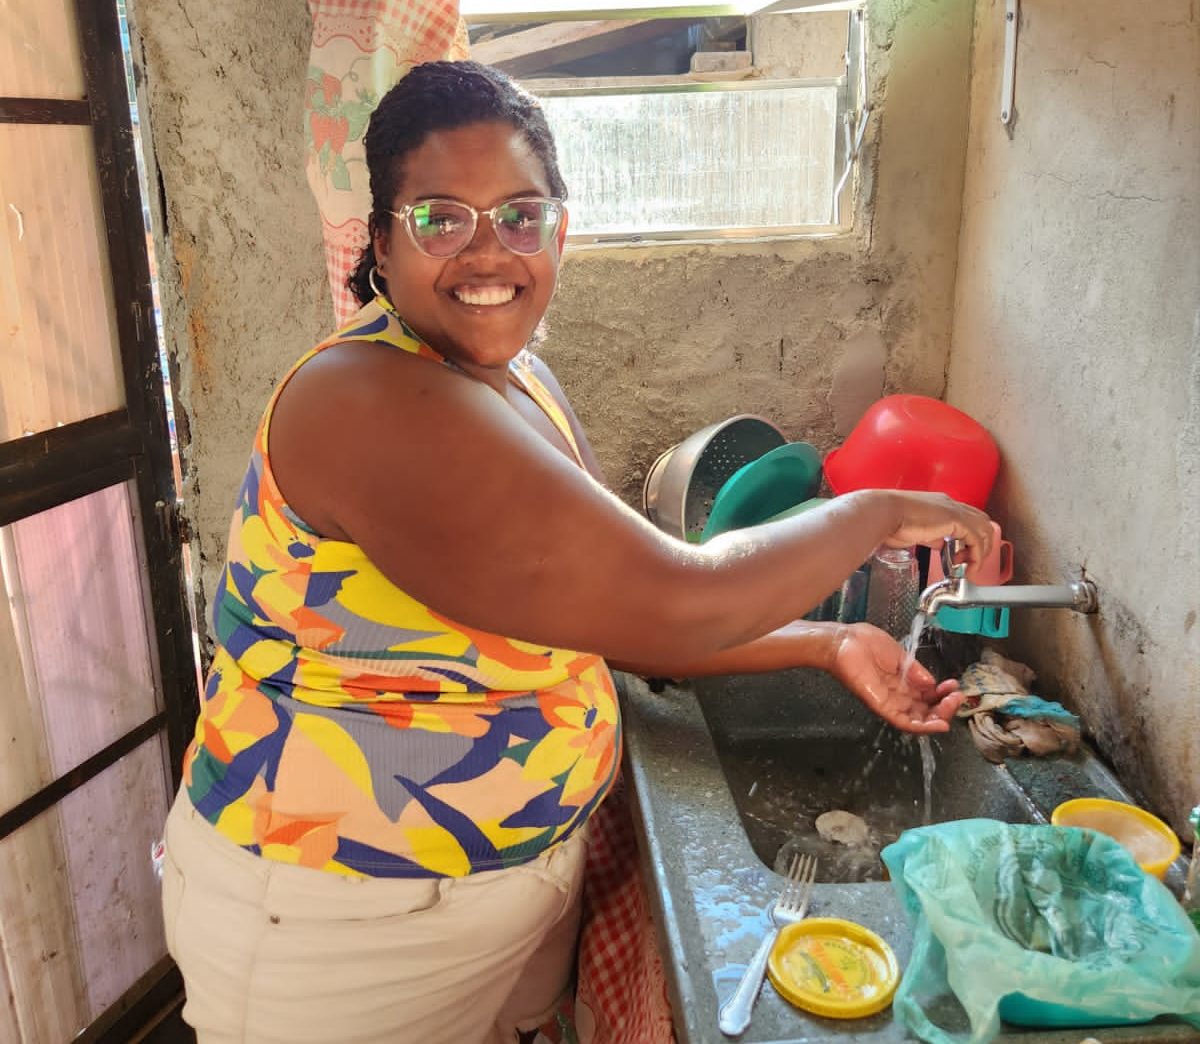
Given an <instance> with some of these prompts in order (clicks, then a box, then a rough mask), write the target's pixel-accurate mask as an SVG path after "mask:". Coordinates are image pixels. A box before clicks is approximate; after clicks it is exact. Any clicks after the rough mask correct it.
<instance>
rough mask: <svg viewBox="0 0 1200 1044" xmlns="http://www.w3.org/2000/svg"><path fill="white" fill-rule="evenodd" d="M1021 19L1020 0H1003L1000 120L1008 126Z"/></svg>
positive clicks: (1011, 108)
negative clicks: (1002, 62)
mask: <svg viewBox="0 0 1200 1044" xmlns="http://www.w3.org/2000/svg"><path fill="white" fill-rule="evenodd" d="M1020 20H1021V0H1004V71H1003V74H1002V76H1001V80H1000V122H1001V123H1003V124H1004V125H1005V126H1006V127H1010V126H1011V125H1012V121H1013V90H1014V88H1015V86H1016V81H1017V23H1018V22H1020Z"/></svg>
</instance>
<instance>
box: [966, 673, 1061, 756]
mask: <svg viewBox="0 0 1200 1044" xmlns="http://www.w3.org/2000/svg"><path fill="white" fill-rule="evenodd" d="M1000 663H1003V664H1004V666H1000ZM1010 669H1011V670H1012V671H1013V672H1015V673H1010ZM1017 674H1019V675H1020V676H1021V677H1022V678H1026V679H1028V681H1030V682H1032V680H1033V677H1034V675H1033V672H1032V671H1030V670H1029V668H1028V667H1025V666H1024V665H1023V664H1017V663H1015V662H1013V661H1008V660H1003V658H1002V657H999V656H996V655H993V656H991V657H987V654H986V653H985V659H984V660H981V661H980V662H978V663H973V664H971V665H970V666H969V667H968V668H967V669H966V670H965V671H963V674H962V678H961V679H960V680H959V688H960V690H961V691H962V693H963V695H964V696H965V699H964V700H963V702H962V706H960V707H959V709H958V717H960V718H966V719H967V725H968V727H969V728H970V730H971V739H972V741H973V742H974V744H975V746H976V748H977V749H978V750H979V752H980V753H981V754H982V755H983V756H984V757H985V758H987V760H988V761H990V762H992V763H993V764H997V765H998V764H1000V763H1001V762H1002V761H1004V759H1005V758H1010V757H1018V756H1020V755H1022V754H1032V755H1034V756H1038V757H1041V756H1043V755H1046V754H1057V753H1059V752H1065V753H1070V752H1071V751H1074V750H1075V749H1076V748H1077V747H1078V746H1079V718H1078V716H1077V715H1075V714H1072V713H1071V712H1070V711H1069V710H1067V709H1066V707H1064V706H1063V705H1062V704H1061V703H1056V702H1054V701H1053V700H1047V699H1043V698H1042V697H1040V696H1035V695H1033V694H1031V693H1030V692H1029V691H1028V690H1027V689H1026V687H1025V683H1024V682H1023V681H1020V680H1018V678H1017V677H1016V675H1017Z"/></svg>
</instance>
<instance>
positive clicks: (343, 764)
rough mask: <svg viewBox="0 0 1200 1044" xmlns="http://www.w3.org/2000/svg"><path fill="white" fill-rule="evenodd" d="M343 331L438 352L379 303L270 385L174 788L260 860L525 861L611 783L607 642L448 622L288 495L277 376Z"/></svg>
mask: <svg viewBox="0 0 1200 1044" xmlns="http://www.w3.org/2000/svg"><path fill="white" fill-rule="evenodd" d="M381 302H382V303H381ZM347 341H376V342H382V343H385V344H389V345H392V346H394V347H395V348H396V349H398V350H399V351H405V352H411V353H413V354H414V355H418V356H422V357H424V358H427V359H430V360H432V361H434V362H436V363H445V360H443V359H442V357H441V356H440V355H439V354H438V353H437V352H435V351H434V350H433V349H432V348H430V347H429V346H428V345H425V344H423V343H422V342H421V341H420V340H419V339H418V338H417V337H416V335H415V334H413V332H412V331H411V330H409V329H408V328H407V327H406V326H405V325H404V324H403V323H402V322H401V321H399V319H398V318H397V316H396V315H395V314H394V312H391V311H390V306H387V303H386V301H383V300H382V299H377V300H376V301H375V302H373V303H371V304H369V305H367V306H366V307H364V308H363V309H362V310H361V311H360V312H359V313H358V314H357V315H356V316H355V317H354V318H353V319H352V320H351V321H350V323H349V324H348V325H347V326H346V327H344V328H343V329H342V330H340V331H339V332H338V333H337V334H335V335H334V336H333V337H332V338H330V339H329V340H328V341H326V342H324V343H323V344H320V345H318V346H317V347H316V348H315V349H313V350H312V351H311V352H309V353H308V354H307V355H305V356H304V357H303V358H302V359H300V361H299V362H297V363H296V365H295V366H294V367H293V368H292V370H291V371H290V372H289V374H288V375H287V377H285V378H284V381H283V382H281V383H280V385H279V388H277V389H276V391H275V393H274V395H273V396H272V398H271V401H270V402H269V403H268V405H267V408H266V410H265V412H264V414H263V418H262V420H261V422H260V423H259V427H258V432H257V434H256V436H255V440H254V448H253V452H252V454H251V458H250V464H249V467H248V469H247V472H246V478H245V481H244V483H243V484H242V488H241V493H240V496H239V500H238V504H237V508H236V510H235V511H234V515H233V521H232V523H231V525H230V532H229V546H228V552H227V562H226V566H225V569H224V571H223V573H222V575H221V579H220V582H219V585H218V588H217V591H216V595H215V598H214V605H213V623H214V634H215V636H216V653H215V656H214V659H213V662H212V666H211V668H210V670H209V674H208V678H207V682H206V685H205V691H204V696H203V701H202V706H201V711H200V717H199V720H198V722H197V724H196V733H195V738H194V739H193V741H192V744H191V746H190V747H189V749H188V752H187V755H186V757H185V759H184V785H185V786H186V787H187V791H188V796H189V797H190V799H191V801H192V804H193V805H194V806H195V807H196V808H197V809H198V810H199V811H200V812H201V814H203V815H204V816H205V817H206V818H207V819H208V821H209V822H210V823H212V824H213V825H214V826H215V827H216V829H217V830H218V831H219V832H220V833H221V834H222V835H223V836H225V837H226V838H228V839H229V840H231V841H232V842H234V843H235V844H237V845H239V846H241V847H242V848H245V849H247V850H248V851H250V852H253V853H256V854H258V855H260V856H262V857H264V858H266V859H274V860H278V861H281V862H286V863H293V864H298V865H301V866H308V867H314V868H317V869H321V870H327V871H332V872H335V873H342V874H348V875H353V876H358V875H364V876H372V877H440V876H462V875H465V874H470V873H475V872H479V871H483V870H495V869H501V868H504V867H508V866H514V865H517V864H520V863H523V862H527V861H529V860H532V859H534V858H536V857H537V856H538V855H539V854H541V853H542V852H543V851H545V850H546V849H547V848H549V847H550V846H551V845H554V844H556V843H558V842H559V841H562V840H563V839H565V838H566V837H568V836H569V835H570V834H571V833H572V832H574V831H575V830H577V829H578V828H579V827H580V826H582V824H583V823H584V822H585V821H586V820H587V818H588V816H589V815H590V814H591V813H592V811H593V810H594V809H595V808H596V806H597V805H598V804H599V802H600V801H601V799H602V798H603V797H604V795H605V794H606V793H607V791H608V789H609V787H610V786H611V784H612V782H613V779H614V777H615V774H616V769H617V766H618V764H619V760H620V745H621V739H620V722H619V717H618V708H617V700H616V695H615V692H614V688H613V683H612V678H611V676H610V674H609V672H608V668H607V667H606V666H605V663H604V661H603V660H602V659H601V658H600V657H598V656H595V655H591V654H586V653H578V652H572V651H570V650H567V649H553V648H547V647H545V646H542V645H538V644H535V643H530V642H522V641H516V640H513V639H511V638H505V637H503V636H501V635H496V634H488V633H486V632H483V631H479V630H475V629H473V628H470V627H467V626H464V625H463V624H460V623H457V622H455V621H454V620H451V619H448V618H447V617H446V616H444V615H442V614H441V613H439V612H437V610H435V609H433V608H432V607H430V606H426V605H423V604H421V603H420V602H418V601H417V600H416V599H414V598H412V597H411V596H409V595H408V594H406V593H405V592H404V591H402V590H401V589H400V588H399V587H397V586H396V585H395V584H393V583H392V582H391V581H389V580H388V579H387V577H385V576H384V575H383V574H382V573H381V572H380V571H379V570H378V569H376V568H375V566H374V565H373V564H372V563H371V561H370V560H369V559H368V558H367V557H366V555H365V553H364V552H363V551H362V549H361V548H359V547H358V546H357V545H356V544H353V543H349V542H346V541H340V540H329V539H323V538H322V537H320V536H318V535H317V534H315V533H314V532H313V531H312V530H311V529H310V528H308V527H307V526H306V525H305V524H304V523H303V522H302V521H301V520H300V519H299V518H298V517H297V516H296V515H295V514H294V513H293V512H292V511H291V510H290V509H289V508H288V505H287V504H286V503H285V502H284V499H283V497H282V495H281V493H280V491H279V488H278V486H276V484H275V480H274V477H273V475H272V473H271V460H270V454H269V452H268V435H269V432H270V424H271V414H272V411H273V409H274V405H275V402H276V400H277V398H278V396H279V389H280V388H282V387H283V385H284V384H285V383H286V381H287V379H288V377H290V376H291V374H292V373H295V372H296V370H297V369H299V367H301V366H303V365H304V363H305V362H306V361H307V360H308V359H310V358H312V356H313V355H315V354H316V353H317V352H320V351H323V350H324V349H326V348H328V347H330V346H332V345H335V344H342V343H345V342H347ZM512 376H513V379H514V380H515V381H517V383H518V384H520V385H521V387H523V388H524V389H525V391H526V392H527V393H528V394H529V395H531V396H532V397H533V398H534V399H535V400H536V401H537V402H538V403H539V405H540V406H541V407H542V409H543V410H544V411H545V412H546V413H547V415H548V416H549V417H550V419H551V420H552V421H553V423H554V425H555V427H556V428H557V429H558V430H559V431H560V432H561V433H562V435H563V437H564V438H565V439H566V440H567V443H568V445H569V446H571V447H572V449H573V450H574V452H575V455H576V458H577V459H578V457H579V451H578V447H577V445H576V443H575V439H574V437H573V434H572V432H571V428H570V426H569V424H568V423H567V420H566V417H565V416H564V415H563V412H562V410H561V409H560V408H559V406H558V404H557V403H556V402H555V400H554V398H553V396H551V395H550V393H549V392H548V391H547V390H546V388H545V387H544V386H543V385H541V384H540V382H538V381H537V379H536V378H535V377H534V375H533V374H532V372H530V370H529V369H528V368H527V367H525V366H523V365H522V363H521V360H516V361H514V363H513V366H512Z"/></svg>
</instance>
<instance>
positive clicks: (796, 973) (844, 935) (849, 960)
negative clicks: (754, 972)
mask: <svg viewBox="0 0 1200 1044" xmlns="http://www.w3.org/2000/svg"><path fill="white" fill-rule="evenodd" d="M767 974H768V976H769V977H770V979H771V983H772V984H773V985H774V987H775V989H777V990H778V991H779V992H780V994H782V995H783V997H784V998H786V999H787V1000H789V1001H791V1002H792V1003H793V1004H794V1005H796V1007H798V1008H803V1009H804V1010H805V1011H811V1012H812V1013H813V1014H814V1015H824V1016H825V1017H827V1018H831V1019H859V1018H862V1017H863V1016H865V1015H874V1014H875V1013H876V1012H877V1011H882V1010H883V1009H884V1008H886V1007H887V1006H888V1005H889V1004H891V1002H892V994H894V993H895V992H896V986H897V985H898V984H899V982H900V966H899V965H898V964H897V962H896V955H895V954H894V953H893V952H892V948H891V947H890V946H889V945H888V944H887V943H886V942H885V941H884V940H883V939H881V938H880V937H879V936H878V935H876V934H875V933H874V932H873V931H871V930H870V929H869V928H865V927H863V926H862V925H861V924H855V923H854V922H853V921H843V920H842V919H841V918H838V917H809V918H807V919H805V920H803V921H799V922H797V923H796V924H789V925H788V926H787V927H785V928H784V929H783V930H782V931H781V932H780V933H779V938H778V939H776V940H775V945H774V946H773V947H772V948H771V955H770V957H769V958H768V960H767Z"/></svg>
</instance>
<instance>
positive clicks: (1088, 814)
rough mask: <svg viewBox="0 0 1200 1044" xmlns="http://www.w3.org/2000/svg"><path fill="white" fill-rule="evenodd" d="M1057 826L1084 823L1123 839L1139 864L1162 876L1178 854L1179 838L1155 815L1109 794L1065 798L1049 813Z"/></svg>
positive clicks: (1121, 840) (1150, 872) (1123, 842)
mask: <svg viewBox="0 0 1200 1044" xmlns="http://www.w3.org/2000/svg"><path fill="white" fill-rule="evenodd" d="M1050 822H1051V823H1053V824H1054V825H1055V826H1069V827H1085V828H1087V829H1090V830H1097V831H1099V832H1100V833H1101V834H1107V835H1108V836H1109V837H1111V838H1114V839H1115V840H1117V841H1120V842H1121V844H1123V845H1124V846H1125V847H1126V848H1127V849H1129V851H1130V852H1131V853H1132V855H1133V858H1134V859H1136V860H1137V864H1138V866H1140V867H1141V868H1142V869H1143V870H1145V871H1146V873H1148V874H1152V875H1153V876H1155V877H1157V878H1158V879H1159V880H1162V878H1163V876H1164V875H1165V874H1166V872H1167V869H1168V868H1169V867H1170V865H1171V864H1172V863H1173V862H1175V860H1176V859H1178V858H1179V851H1180V849H1179V838H1177V837H1176V836H1175V832H1174V831H1173V830H1172V829H1171V828H1170V827H1169V826H1167V824H1166V823H1164V822H1163V821H1162V820H1161V819H1159V818H1158V816H1156V815H1152V814H1151V813H1149V812H1147V811H1146V810H1145V809H1144V808H1138V806H1137V805H1130V804H1128V803H1126V802H1124V801H1110V800H1108V798H1075V799H1074V800H1073V801H1064V802H1063V803H1062V804H1061V805H1059V806H1058V808H1056V809H1055V810H1054V812H1053V813H1052V814H1051V816H1050Z"/></svg>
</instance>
